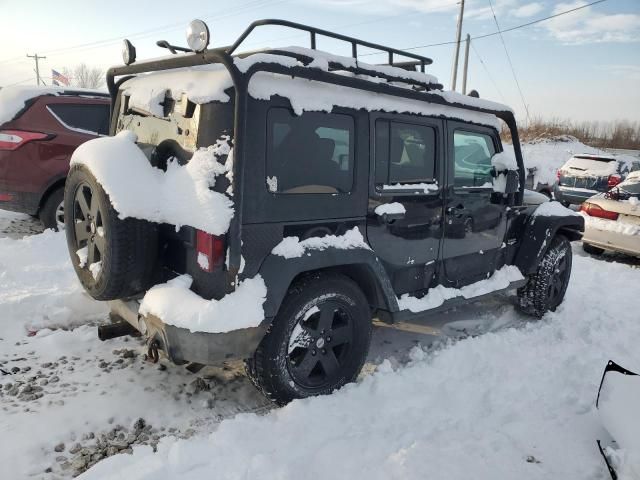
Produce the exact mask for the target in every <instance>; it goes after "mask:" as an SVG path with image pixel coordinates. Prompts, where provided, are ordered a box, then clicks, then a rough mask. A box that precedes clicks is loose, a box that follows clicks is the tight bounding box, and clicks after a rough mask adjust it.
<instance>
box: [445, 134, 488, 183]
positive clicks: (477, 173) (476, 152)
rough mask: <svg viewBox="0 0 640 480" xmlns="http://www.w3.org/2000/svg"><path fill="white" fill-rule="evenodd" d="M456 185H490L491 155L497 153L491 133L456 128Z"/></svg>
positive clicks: (454, 136) (454, 144)
mask: <svg viewBox="0 0 640 480" xmlns="http://www.w3.org/2000/svg"><path fill="white" fill-rule="evenodd" d="M453 146H454V158H455V169H454V185H455V186H456V187H485V186H486V187H490V186H491V182H492V180H493V177H492V175H491V157H492V156H493V154H494V153H495V147H494V145H493V140H492V139H491V137H490V136H489V135H485V134H483V133H477V132H466V131H463V130H456V131H455V132H454V134H453Z"/></svg>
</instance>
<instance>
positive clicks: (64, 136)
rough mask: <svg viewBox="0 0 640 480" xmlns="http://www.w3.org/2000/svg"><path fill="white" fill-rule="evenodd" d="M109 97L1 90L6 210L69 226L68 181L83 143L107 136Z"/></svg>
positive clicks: (0, 182)
mask: <svg viewBox="0 0 640 480" xmlns="http://www.w3.org/2000/svg"><path fill="white" fill-rule="evenodd" d="M108 130H109V95H108V94H107V93H104V92H98V91H92V90H85V89H66V88H59V87H5V88H3V89H2V90H0V208H2V209H5V210H12V211H16V212H22V213H28V214H29V215H34V216H38V217H40V219H41V220H42V223H44V226H45V227H46V228H59V227H63V226H64V210H63V205H62V200H63V196H64V182H65V179H66V175H67V172H68V170H69V160H70V158H71V154H72V153H73V151H74V150H75V149H76V148H77V147H78V145H80V144H82V143H84V142H86V141H87V140H91V139H92V138H96V137H97V136H99V135H106V134H107V133H108Z"/></svg>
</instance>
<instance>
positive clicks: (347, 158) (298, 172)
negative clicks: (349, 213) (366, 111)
mask: <svg viewBox="0 0 640 480" xmlns="http://www.w3.org/2000/svg"><path fill="white" fill-rule="evenodd" d="M353 130H354V129H353V118H352V117H350V116H348V115H339V114H323V113H316V112H306V113H303V114H302V115H294V114H293V113H291V112H290V111H289V110H288V109H284V108H274V109H271V110H270V111H269V115H268V132H269V138H268V142H267V188H268V189H269V191H271V192H273V193H327V194H330V193H334V194H335V193H346V192H350V191H351V188H352V185H353V152H354V148H353Z"/></svg>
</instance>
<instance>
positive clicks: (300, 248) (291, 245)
mask: <svg viewBox="0 0 640 480" xmlns="http://www.w3.org/2000/svg"><path fill="white" fill-rule="evenodd" d="M327 248H337V249H339V250H350V249H353V248H366V249H367V250H371V248H369V245H368V244H367V242H365V241H364V237H363V236H362V233H360V230H358V227H353V228H352V229H351V230H347V231H346V232H345V233H344V235H326V236H324V237H311V238H307V239H306V240H302V241H301V240H300V238H298V237H285V238H283V239H282V241H281V242H280V243H279V244H278V245H276V246H275V247H274V248H273V250H271V253H272V254H274V255H279V256H281V257H284V258H296V257H301V256H303V255H304V254H305V252H306V251H307V250H326V249H327Z"/></svg>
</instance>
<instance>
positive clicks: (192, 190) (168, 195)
mask: <svg viewBox="0 0 640 480" xmlns="http://www.w3.org/2000/svg"><path fill="white" fill-rule="evenodd" d="M228 140H229V137H224V138H222V139H220V140H218V142H217V143H216V144H215V145H212V146H210V147H208V148H201V149H199V150H197V151H196V152H195V153H194V154H193V157H192V158H191V160H190V161H189V163H187V164H186V165H184V166H183V165H179V164H178V162H176V161H172V162H169V164H168V165H167V171H166V172H164V171H162V170H160V169H158V168H155V167H153V166H151V164H150V163H149V160H148V159H147V157H146V156H145V155H144V153H143V152H142V150H140V148H138V146H137V145H136V144H135V141H136V135H135V134H134V133H133V132H130V131H127V130H124V131H122V132H120V133H118V134H117V135H116V136H115V137H103V138H96V139H93V140H90V141H88V142H86V143H83V144H82V145H80V146H79V147H78V148H77V149H76V150H75V152H74V153H73V156H72V157H71V165H75V164H83V165H86V166H87V167H88V168H89V170H91V173H92V174H93V175H94V176H95V178H96V180H97V181H98V182H99V183H100V185H102V188H103V189H104V191H105V192H106V193H107V194H108V195H109V199H110V200H111V204H112V205H113V208H115V209H116V211H117V212H118V216H119V217H120V218H122V219H124V218H127V217H133V218H139V219H144V220H149V221H152V222H156V223H168V224H171V225H175V226H176V227H180V226H181V225H189V226H191V227H194V228H197V229H199V230H204V231H205V232H208V233H211V234H213V235H222V234H224V233H225V232H226V231H227V230H228V228H229V223H230V222H231V219H232V218H233V202H232V201H231V200H230V199H229V198H228V197H227V196H226V195H224V194H222V193H218V192H214V191H212V190H211V189H210V188H209V187H212V186H213V185H215V180H216V176H218V175H223V174H225V173H227V172H228V171H229V169H230V168H231V167H230V165H227V164H224V165H223V164H221V163H219V162H218V158H219V157H220V156H223V155H228V154H229V153H230V151H231V148H230V146H229V143H228Z"/></svg>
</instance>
